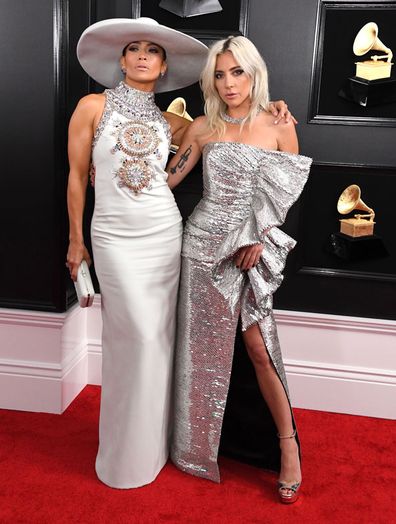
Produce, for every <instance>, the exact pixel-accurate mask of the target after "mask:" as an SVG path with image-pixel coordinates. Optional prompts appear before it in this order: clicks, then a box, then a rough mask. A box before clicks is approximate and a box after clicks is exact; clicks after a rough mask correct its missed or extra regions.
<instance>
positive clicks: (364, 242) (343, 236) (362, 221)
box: [327, 184, 388, 262]
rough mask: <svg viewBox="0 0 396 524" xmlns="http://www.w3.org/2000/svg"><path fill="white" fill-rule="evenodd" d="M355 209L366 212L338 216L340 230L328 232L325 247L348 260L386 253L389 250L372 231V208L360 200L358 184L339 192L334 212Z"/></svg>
mask: <svg viewBox="0 0 396 524" xmlns="http://www.w3.org/2000/svg"><path fill="white" fill-rule="evenodd" d="M355 210H356V211H365V213H364V214H360V213H356V214H354V216H353V217H351V218H341V219H340V232H338V233H332V234H331V235H330V239H329V244H328V246H327V250H328V251H329V252H330V253H331V254H332V255H335V256H337V257H338V258H341V259H344V260H347V261H349V262H351V261H355V260H364V259H368V258H378V257H384V256H387V255H388V252H387V250H386V248H385V246H384V243H383V241H382V239H381V238H380V237H379V236H378V235H375V234H374V224H375V222H374V217H375V213H374V210H373V209H371V207H369V206H367V205H366V204H365V203H364V202H363V200H362V199H361V191H360V187H359V186H358V185H356V184H352V185H350V186H348V187H347V188H345V189H344V191H343V192H342V193H341V195H340V197H339V199H338V202H337V211H338V212H339V213H340V214H341V215H348V214H349V213H352V212H353V211H355Z"/></svg>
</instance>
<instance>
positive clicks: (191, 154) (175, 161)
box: [166, 116, 205, 189]
mask: <svg viewBox="0 0 396 524" xmlns="http://www.w3.org/2000/svg"><path fill="white" fill-rule="evenodd" d="M204 122H205V117H202V116H200V117H198V118H196V119H195V120H194V122H193V123H192V124H191V125H190V126H189V127H188V128H187V130H186V131H185V133H184V138H183V143H182V144H181V146H180V147H179V150H178V152H177V153H176V154H175V156H174V157H173V158H172V160H171V161H170V162H169V164H168V167H167V169H166V171H167V173H168V185H169V187H170V188H171V189H172V188H174V187H175V186H177V184H179V183H180V182H181V181H182V180H183V178H184V177H185V176H187V175H188V173H189V172H190V171H191V170H192V168H193V167H194V166H195V164H196V163H197V162H198V160H199V158H200V156H201V143H200V137H202V129H203V128H204V126H205V124H204Z"/></svg>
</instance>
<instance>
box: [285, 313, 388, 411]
mask: <svg viewBox="0 0 396 524" xmlns="http://www.w3.org/2000/svg"><path fill="white" fill-rule="evenodd" d="M275 316H276V320H277V324H278V330H279V338H280V341H281V346H282V350H283V355H284V362H285V369H286V375H287V379H288V384H289V388H290V394H291V399H292V404H293V406H294V407H300V408H305V409H315V410H320V411H332V412H337V413H347V414H353V415H364V416H369V417H379V418H389V419H395V418H396V322H392V321H388V320H378V319H370V318H367V319H362V318H355V317H341V316H336V315H322V314H316V313H303V312H296V311H279V310H278V311H277V312H276V314H275Z"/></svg>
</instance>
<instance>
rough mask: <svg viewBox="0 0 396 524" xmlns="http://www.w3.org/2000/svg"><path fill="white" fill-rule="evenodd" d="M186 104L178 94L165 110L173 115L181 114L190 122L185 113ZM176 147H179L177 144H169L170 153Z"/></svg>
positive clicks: (190, 119)
mask: <svg viewBox="0 0 396 524" xmlns="http://www.w3.org/2000/svg"><path fill="white" fill-rule="evenodd" d="M186 106H187V105H186V101H185V99H184V98H182V97H181V96H178V97H177V98H175V99H174V100H172V102H171V103H170V104H169V105H168V107H167V109H166V110H167V112H168V113H174V114H175V115H178V116H182V117H183V118H185V119H186V120H189V121H190V122H192V121H193V119H192V117H191V116H190V115H189V114H188V113H187V109H186ZM178 149H179V146H177V145H176V144H172V145H171V146H170V152H171V153H176V151H177V150H178Z"/></svg>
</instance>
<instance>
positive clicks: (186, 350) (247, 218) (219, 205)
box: [171, 142, 311, 482]
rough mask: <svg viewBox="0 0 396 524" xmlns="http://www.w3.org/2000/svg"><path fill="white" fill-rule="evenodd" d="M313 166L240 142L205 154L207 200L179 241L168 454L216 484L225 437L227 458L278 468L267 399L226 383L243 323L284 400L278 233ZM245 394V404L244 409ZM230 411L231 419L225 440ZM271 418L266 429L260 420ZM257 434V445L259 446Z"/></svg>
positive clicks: (282, 242)
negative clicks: (245, 266) (241, 263)
mask: <svg viewBox="0 0 396 524" xmlns="http://www.w3.org/2000/svg"><path fill="white" fill-rule="evenodd" d="M310 164H311V159H310V158H307V157H304V156H302V155H292V154H288V153H283V152H278V151H269V150H264V149H261V148H259V147H255V146H249V145H245V144H240V143H236V142H211V143H208V144H206V146H205V147H204V150H203V170H204V173H203V176H204V193H203V198H202V200H201V201H200V202H199V203H198V205H197V207H196V208H195V210H194V211H193V213H192V215H191V216H190V217H189V219H188V222H187V225H186V227H185V231H184V237H183V248H182V272H181V282H180V292H179V309H178V334H177V349H176V370H175V427H174V435H173V442H172V450H171V456H172V460H173V462H174V463H175V464H176V466H177V467H179V468H180V469H181V470H183V471H186V472H188V473H190V474H192V475H197V476H201V477H203V478H207V479H210V480H213V481H215V482H219V480H220V474H219V469H218V464H217V456H218V452H219V446H220V438H221V441H222V442H221V444H222V450H224V451H225V452H226V453H227V454H229V455H231V456H233V457H235V458H239V459H241V460H244V461H246V462H250V463H253V464H256V465H260V466H262V467H265V468H268V469H274V470H276V469H279V465H280V464H279V460H280V457H279V443H278V439H277V436H276V433H277V431H276V427H275V424H274V422H273V420H272V416H271V415H270V413H269V411H268V408H266V411H265V409H262V407H261V404H265V402H264V399H263V397H262V396H261V394H260V392H259V390H258V387H257V388H256V397H254V395H253V397H252V395H251V393H250V392H249V391H250V389H249V388H250V384H242V387H241V388H240V389H239V390H238V393H237V395H236V396H235V395H229V389H230V392H231V388H230V377H231V368H232V362H233V354H234V343H235V337H236V333H237V325H238V321H239V319H241V324H242V330H246V329H247V328H248V327H249V326H250V325H252V324H254V323H258V325H259V328H260V331H261V333H262V336H263V339H264V342H265V345H266V348H267V351H268V354H269V356H270V358H271V360H272V363H273V365H274V368H275V370H276V372H277V374H278V376H279V378H280V380H281V382H282V384H283V386H284V388H285V391H286V394H287V395H288V390H287V383H286V375H285V372H284V367H283V362H282V355H281V351H280V346H279V340H278V336H277V330H276V324H275V320H274V317H273V313H272V295H273V293H274V292H275V290H276V289H277V288H278V287H279V285H280V283H281V281H282V271H283V268H284V265H285V261H286V257H287V254H288V252H289V251H290V250H291V249H292V248H293V247H294V244H295V241H294V240H293V239H292V238H291V237H289V236H288V235H286V234H285V233H284V232H283V231H281V230H280V229H278V227H277V226H279V225H281V224H282V223H283V222H284V220H285V218H286V213H287V211H288V209H289V208H290V207H291V205H292V204H293V203H294V202H295V201H296V200H297V198H298V196H299V195H300V193H301V191H302V189H303V187H304V184H305V182H306V180H307V177H308V174H309V168H310ZM257 243H262V244H264V249H263V252H262V255H261V259H260V262H259V264H258V265H257V266H256V267H254V268H252V269H250V270H249V271H247V272H241V271H240V270H239V269H238V268H237V267H236V266H235V263H234V261H233V256H234V254H235V253H236V252H237V251H238V250H239V249H240V248H241V247H243V246H248V245H252V244H257ZM243 354H244V355H246V351H244V353H243ZM246 358H247V357H246ZM236 364H237V365H235V361H234V368H236V371H238V368H239V367H240V365H239V362H237V363H236ZM253 380H255V377H254V378H253ZM240 385H241V384H240ZM246 390H247V391H248V397H247V398H248V400H247V401H246V402H243V401H241V395H244V394H245V393H244V391H246ZM227 399H228V402H227ZM232 403H233V404H238V403H239V406H238V405H237V406H236V408H235V405H234V406H232V405H231V404H232ZM226 404H227V412H228V413H230V416H228V417H226V419H227V424H225V425H224V426H226V427H227V435H226V437H227V438H226V439H224V438H223V437H224V435H222V427H223V419H224V414H225V410H226ZM257 406H258V407H259V409H258V410H257V409H256V407H257ZM266 416H267V418H268V419H269V420H268V422H267V423H266V422H263V420H262V419H264V418H265V417H266ZM224 420H225V419H224ZM259 426H260V428H259ZM258 430H259V431H260V432H258ZM256 434H259V435H260V438H259V443H258V446H256V448H255V449H253V447H252V444H253V443H254V444H255V445H256V444H257V441H256V439H255V435H256ZM255 441H256V442H255Z"/></svg>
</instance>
